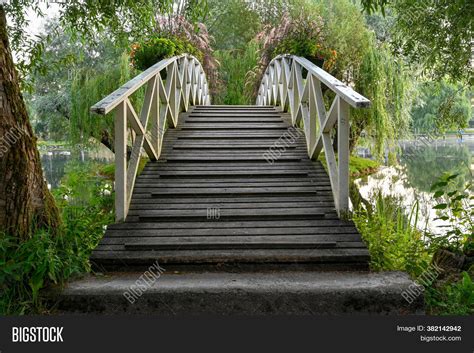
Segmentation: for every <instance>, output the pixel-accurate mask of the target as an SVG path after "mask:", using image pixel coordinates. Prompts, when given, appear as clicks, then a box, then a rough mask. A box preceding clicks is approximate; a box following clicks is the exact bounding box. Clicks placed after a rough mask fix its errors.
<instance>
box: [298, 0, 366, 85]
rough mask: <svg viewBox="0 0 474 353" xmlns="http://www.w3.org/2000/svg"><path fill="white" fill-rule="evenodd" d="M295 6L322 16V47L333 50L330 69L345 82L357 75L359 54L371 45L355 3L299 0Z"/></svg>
mask: <svg viewBox="0 0 474 353" xmlns="http://www.w3.org/2000/svg"><path fill="white" fill-rule="evenodd" d="M301 2H302V3H303V4H301V5H300V4H299V3H301ZM305 4H306V5H305ZM295 6H301V7H303V8H304V11H308V12H313V16H316V15H317V14H318V15H319V16H321V18H322V19H323V20H324V30H323V38H324V42H325V47H327V48H331V49H333V50H335V51H336V53H337V58H336V60H335V62H334V65H333V66H332V67H331V70H330V73H331V74H332V75H333V76H335V77H337V78H338V79H340V80H343V81H345V82H349V81H351V80H353V79H354V78H356V79H357V77H358V76H357V72H358V70H359V67H360V64H361V62H362V60H363V56H364V54H365V53H366V51H367V50H368V48H369V47H370V46H371V45H372V41H371V33H370V31H369V29H368V28H367V25H366V22H365V19H364V16H363V15H362V14H361V12H360V9H359V7H358V6H357V5H355V4H354V3H353V2H351V1H348V0H314V1H307V0H300V1H299V2H297V3H296V4H295Z"/></svg>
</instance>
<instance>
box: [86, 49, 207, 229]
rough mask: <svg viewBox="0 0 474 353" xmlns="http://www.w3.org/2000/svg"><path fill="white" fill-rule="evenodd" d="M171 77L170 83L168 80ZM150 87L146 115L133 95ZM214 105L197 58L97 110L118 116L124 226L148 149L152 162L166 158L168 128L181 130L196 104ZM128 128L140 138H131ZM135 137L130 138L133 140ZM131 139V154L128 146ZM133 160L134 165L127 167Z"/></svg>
mask: <svg viewBox="0 0 474 353" xmlns="http://www.w3.org/2000/svg"><path fill="white" fill-rule="evenodd" d="M162 72H166V79H165V80H163V79H162V75H161V73H162ZM144 85H146V92H145V99H144V102H143V107H142V109H141V112H140V114H137V112H135V110H134V108H133V106H132V104H131V102H130V96H131V95H132V94H133V93H135V92H136V91H137V90H138V89H140V87H142V86H144ZM208 104H210V96H209V89H208V85H207V80H206V75H205V73H204V70H203V68H202V66H201V64H200V63H199V61H198V60H197V59H196V58H195V57H193V56H191V55H187V54H185V55H180V56H175V57H172V58H169V59H164V60H162V61H160V62H158V63H156V64H155V65H153V66H152V67H150V68H149V69H147V70H146V71H144V72H143V73H141V74H140V75H138V76H136V77H135V78H133V79H132V80H130V81H129V82H127V83H126V84H124V85H123V86H122V87H120V88H119V89H117V90H116V91H115V92H113V93H111V94H110V95H108V96H107V97H105V98H104V99H103V100H101V101H100V102H98V103H97V104H95V105H94V106H92V107H91V111H92V112H95V113H97V114H103V115H105V114H108V113H110V112H115V123H114V124H115V214H116V220H117V221H122V220H124V219H125V217H126V216H127V213H128V207H129V204H130V200H131V197H132V193H133V187H134V184H135V179H136V176H137V171H138V166H139V163H140V156H141V154H142V149H144V150H145V152H146V154H147V155H148V157H149V158H150V159H151V160H157V159H158V158H159V156H160V153H161V148H162V143H163V135H164V133H165V130H166V128H167V126H171V127H176V126H177V124H178V116H179V113H180V112H182V111H187V110H188V107H189V106H190V105H208ZM128 126H130V128H131V129H130V130H131V131H132V134H130V135H134V136H128V135H129V134H128ZM129 137H130V139H129ZM129 140H131V142H132V147H131V152H130V153H128V151H127V146H128V142H129ZM128 159H129V162H128V163H127V161H128Z"/></svg>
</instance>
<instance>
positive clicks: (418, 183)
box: [356, 137, 474, 234]
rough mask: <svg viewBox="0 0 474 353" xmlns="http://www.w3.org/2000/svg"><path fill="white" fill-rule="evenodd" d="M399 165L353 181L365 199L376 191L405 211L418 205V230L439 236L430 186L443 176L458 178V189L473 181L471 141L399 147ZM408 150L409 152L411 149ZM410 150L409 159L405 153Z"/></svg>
mask: <svg viewBox="0 0 474 353" xmlns="http://www.w3.org/2000/svg"><path fill="white" fill-rule="evenodd" d="M401 148H402V154H401V156H400V165H399V166H396V167H388V166H385V167H382V168H381V169H380V170H379V171H378V172H377V173H375V174H372V175H371V176H368V177H365V178H361V179H358V180H356V184H357V185H358V186H359V188H360V193H361V195H362V196H363V197H364V198H365V199H370V198H371V196H372V195H373V194H374V193H375V192H376V191H378V190H381V192H382V193H383V195H387V196H393V197H396V198H398V199H400V201H401V203H402V205H403V206H404V208H405V209H406V210H411V209H412V208H413V206H414V205H415V203H416V202H417V201H418V206H419V212H420V213H419V215H420V219H419V222H418V224H417V226H418V227H419V228H420V229H425V226H426V230H428V231H429V232H431V233H433V234H439V233H441V231H442V229H440V226H442V225H443V224H444V222H443V221H441V220H435V218H436V217H437V215H436V210H433V206H434V205H436V204H437V202H436V201H435V200H434V199H433V196H432V193H431V192H430V188H431V185H433V183H435V182H436V181H437V180H438V178H440V177H441V176H442V175H443V174H445V173H450V174H459V177H458V178H457V180H459V186H460V187H461V186H462V185H464V183H465V182H469V181H471V180H472V173H473V171H474V165H473V164H472V157H473V154H474V137H468V138H466V137H465V138H463V140H462V141H461V140H459V139H457V138H446V139H445V140H439V141H435V142H433V143H431V144H429V145H424V144H419V143H417V142H415V141H405V142H403V143H402V144H401ZM410 148H411V149H410ZM409 150H410V153H411V154H410V155H408V153H409V152H408V151H409Z"/></svg>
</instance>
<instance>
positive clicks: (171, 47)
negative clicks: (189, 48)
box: [133, 37, 176, 71]
mask: <svg viewBox="0 0 474 353" xmlns="http://www.w3.org/2000/svg"><path fill="white" fill-rule="evenodd" d="M133 49H134V51H133V63H134V65H135V67H136V68H137V69H138V70H142V71H144V70H146V69H148V68H149V67H150V66H153V65H154V64H156V63H157V62H159V61H161V60H163V59H165V58H170V57H172V56H174V55H175V53H176V45H175V43H174V42H173V41H171V40H170V39H168V38H160V37H158V38H156V37H155V38H150V39H148V40H147V41H145V42H144V43H143V44H141V45H138V44H136V45H135V46H134V48H133Z"/></svg>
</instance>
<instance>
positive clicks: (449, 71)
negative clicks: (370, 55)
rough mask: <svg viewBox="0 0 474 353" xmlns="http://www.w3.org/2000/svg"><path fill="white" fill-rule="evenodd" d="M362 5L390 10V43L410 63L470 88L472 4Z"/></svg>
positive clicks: (402, 1) (410, 0)
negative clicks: (392, 42)
mask: <svg viewBox="0 0 474 353" xmlns="http://www.w3.org/2000/svg"><path fill="white" fill-rule="evenodd" d="M362 6H363V7H364V9H365V10H366V11H368V12H374V11H378V10H381V11H382V12H384V11H385V8H387V7H389V8H391V9H393V10H394V12H395V14H396V20H395V26H394V29H395V33H394V34H395V35H394V44H395V47H396V48H397V49H399V50H400V51H401V52H402V53H403V54H404V55H405V56H406V57H407V58H408V60H409V61H410V62H411V63H417V64H420V65H421V66H422V67H423V68H424V70H425V72H426V73H427V74H428V75H430V76H431V77H434V78H436V79H438V80H441V79H444V78H445V77H446V76H448V77H449V78H450V79H451V80H453V81H456V80H461V81H464V82H470V84H471V85H472V80H473V67H472V65H471V57H472V36H473V26H472V13H473V11H474V5H473V2H472V1H470V0H459V1H451V0H437V1H418V0H397V1H394V0H362Z"/></svg>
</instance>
